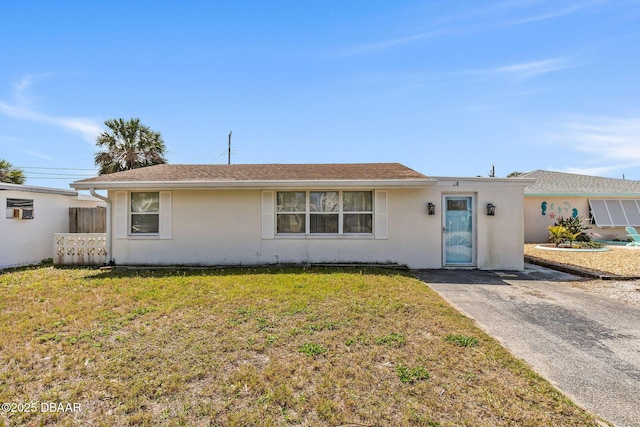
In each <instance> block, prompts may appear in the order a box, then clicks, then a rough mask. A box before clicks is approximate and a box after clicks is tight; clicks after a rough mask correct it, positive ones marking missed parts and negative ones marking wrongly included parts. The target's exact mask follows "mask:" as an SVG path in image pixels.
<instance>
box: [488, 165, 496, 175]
mask: <svg viewBox="0 0 640 427" xmlns="http://www.w3.org/2000/svg"><path fill="white" fill-rule="evenodd" d="M489 177H491V178H495V177H496V166H495V165H491V172H489Z"/></svg>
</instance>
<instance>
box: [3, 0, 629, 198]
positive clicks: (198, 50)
mask: <svg viewBox="0 0 640 427" xmlns="http://www.w3.org/2000/svg"><path fill="white" fill-rule="evenodd" d="M0 17H1V21H2V25H0V52H1V54H2V66H0V158H5V159H6V160H8V161H10V162H11V163H13V164H14V165H15V166H20V167H23V168H25V171H26V174H27V176H28V177H29V178H28V180H27V184H31V185H39V186H52V187H62V188H67V187H68V184H69V182H71V181H73V180H75V179H79V178H82V177H87V176H92V175H94V174H95V167H94V164H93V154H94V153H95V151H96V150H97V149H96V147H95V138H96V136H97V135H98V134H99V133H100V132H101V131H103V130H104V129H105V128H104V121H105V120H107V119H109V118H119V117H122V118H125V119H128V118H131V117H139V118H140V119H141V121H142V123H143V124H146V125H147V126H149V127H151V128H152V129H154V130H157V131H159V132H161V133H162V135H163V137H164V140H165V142H166V145H167V148H168V155H167V157H168V160H169V162H170V163H226V160H227V157H226V149H227V138H228V134H229V131H233V138H232V144H233V154H232V163H333V162H336V163H342V162H400V163H403V164H405V165H407V166H409V167H412V168H414V169H416V170H418V171H420V172H422V173H424V174H426V175H432V176H477V175H482V176H486V175H487V174H488V173H489V170H490V169H491V165H492V164H493V165H495V167H496V176H506V175H507V174H508V173H510V172H512V171H516V170H517V171H530V170H535V169H549V170H555V171H564V172H574V173H586V174H593V175H600V176H608V177H617V178H621V177H622V176H623V174H624V175H625V177H626V178H627V179H637V180H640V54H639V52H640V51H639V48H638V47H639V46H640V1H638V0H601V1H595V0H593V1H590V0H576V1H573V0H566V1H560V0H548V1H547V0H504V1H479V0H473V1H464V0H456V1H450V0H443V1H400V0H398V1H386V0H385V1H375V0H367V1H328V0H324V1H311V0H309V1H305V0H299V1H294V0H291V1H277V0H273V1H269V2H265V1H226V2H223V1H189V0H186V1H159V0H153V1H133V0H132V1H119V0H110V1H66V0H57V1H55V2H44V1H39V0H38V1H29V0H25V1H19V2H17V1H11V2H1V3H0Z"/></svg>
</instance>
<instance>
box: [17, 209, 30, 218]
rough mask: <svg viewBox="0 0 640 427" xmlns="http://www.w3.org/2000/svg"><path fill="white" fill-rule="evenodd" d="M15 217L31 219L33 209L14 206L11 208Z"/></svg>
mask: <svg viewBox="0 0 640 427" xmlns="http://www.w3.org/2000/svg"><path fill="white" fill-rule="evenodd" d="M13 217H14V218H15V219H33V209H24V208H16V209H14V210H13Z"/></svg>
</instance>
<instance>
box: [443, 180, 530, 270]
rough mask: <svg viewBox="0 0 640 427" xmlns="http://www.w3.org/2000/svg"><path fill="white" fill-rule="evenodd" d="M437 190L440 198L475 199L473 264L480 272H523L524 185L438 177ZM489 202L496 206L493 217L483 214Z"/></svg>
mask: <svg viewBox="0 0 640 427" xmlns="http://www.w3.org/2000/svg"><path fill="white" fill-rule="evenodd" d="M436 188H437V189H438V191H439V193H440V194H441V195H456V194H473V195H474V197H475V200H476V253H477V259H476V265H477V267H478V268H479V269H481V270H523V269H524V255H523V245H524V187H523V186H521V185H503V184H501V183H495V184H494V183H487V182H481V183H479V182H475V181H467V182H465V181H458V180H456V179H455V178H453V179H451V180H444V179H442V178H440V179H439V180H438V183H437V185H436ZM488 203H492V204H493V205H495V206H496V210H495V216H488V215H487V214H486V212H487V204H488ZM441 204H442V202H441ZM436 268H437V267H436Z"/></svg>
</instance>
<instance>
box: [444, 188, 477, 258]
mask: <svg viewBox="0 0 640 427" xmlns="http://www.w3.org/2000/svg"><path fill="white" fill-rule="evenodd" d="M442 197H443V201H442V206H444V209H442V224H443V226H442V234H443V236H442V237H443V238H442V261H443V262H442V263H443V265H444V266H445V267H475V265H476V243H475V241H476V239H475V211H474V206H475V196H474V195H472V194H469V195H455V196H454V195H448V196H447V195H443V196H442Z"/></svg>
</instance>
